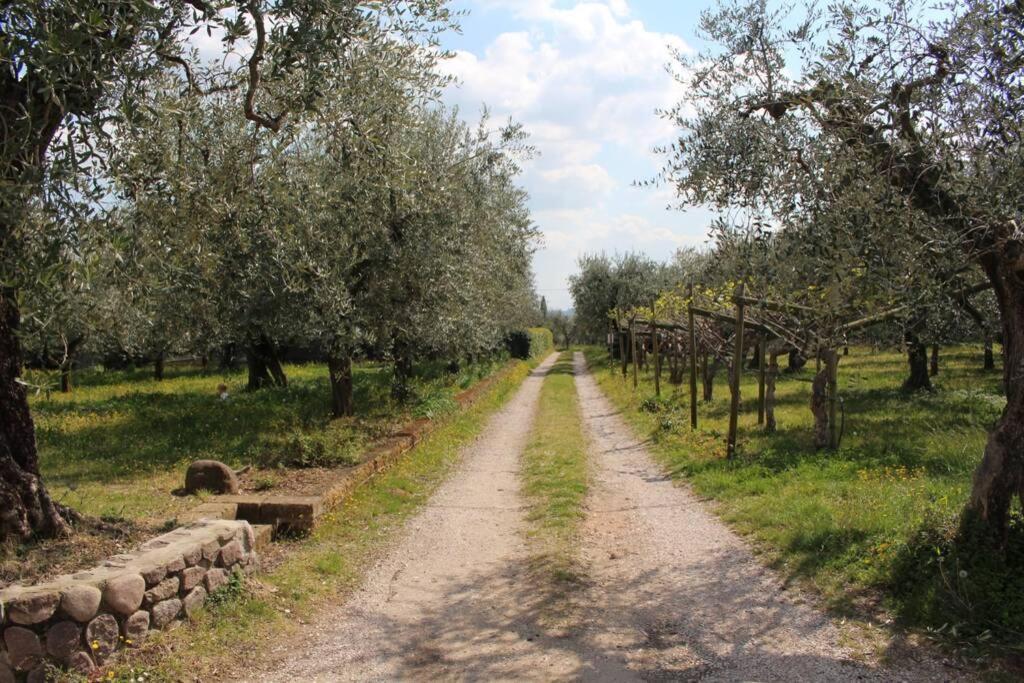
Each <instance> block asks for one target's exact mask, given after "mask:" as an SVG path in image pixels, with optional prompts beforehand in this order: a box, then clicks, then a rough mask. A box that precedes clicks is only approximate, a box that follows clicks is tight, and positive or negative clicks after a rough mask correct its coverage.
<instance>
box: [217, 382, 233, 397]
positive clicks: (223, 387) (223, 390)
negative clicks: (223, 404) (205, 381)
mask: <svg viewBox="0 0 1024 683" xmlns="http://www.w3.org/2000/svg"><path fill="white" fill-rule="evenodd" d="M217 395H218V396H220V400H222V401H226V400H228V397H230V396H231V394H229V393H228V385H227V384H224V383H223V382H222V383H220V384H218V385H217Z"/></svg>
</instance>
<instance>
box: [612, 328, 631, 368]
mask: <svg viewBox="0 0 1024 683" xmlns="http://www.w3.org/2000/svg"><path fill="white" fill-rule="evenodd" d="M615 334H616V335H618V337H619V361H620V362H621V363H622V379H623V380H625V379H626V373H627V372H628V370H629V366H628V365H626V363H628V362H629V357H628V356H627V355H626V333H625V332H624V331H623V330H622V326H621V325H620V324H619V319H618V318H616V319H615Z"/></svg>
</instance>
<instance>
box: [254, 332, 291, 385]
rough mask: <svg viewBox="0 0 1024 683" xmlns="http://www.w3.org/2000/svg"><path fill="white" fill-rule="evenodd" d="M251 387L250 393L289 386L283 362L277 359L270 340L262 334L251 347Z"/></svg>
mask: <svg viewBox="0 0 1024 683" xmlns="http://www.w3.org/2000/svg"><path fill="white" fill-rule="evenodd" d="M248 365H249V385H248V388H249V390H250V391H256V390H257V389H262V388H264V387H269V386H273V385H277V386H279V387H286V386H288V377H287V376H285V374H284V369H283V368H282V367H281V361H280V360H279V359H278V357H277V350H276V349H275V348H274V345H273V343H272V342H271V341H270V338H269V337H267V336H266V335H265V334H261V335H260V336H259V338H258V339H257V341H256V342H255V343H253V344H252V345H251V346H250V347H249V354H248Z"/></svg>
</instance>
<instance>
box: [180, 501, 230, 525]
mask: <svg viewBox="0 0 1024 683" xmlns="http://www.w3.org/2000/svg"><path fill="white" fill-rule="evenodd" d="M201 519H238V505H237V504H236V503H226V502H223V501H219V500H218V501H215V502H209V503H202V504H201V505H197V506H196V507H194V508H192V509H191V510H189V511H188V512H185V513H182V514H180V515H178V523H179V524H191V523H192V522H198V521H199V520H201Z"/></svg>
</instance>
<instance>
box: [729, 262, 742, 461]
mask: <svg viewBox="0 0 1024 683" xmlns="http://www.w3.org/2000/svg"><path fill="white" fill-rule="evenodd" d="M742 297H743V283H742V282H741V283H740V285H739V287H737V288H736V299H737V301H736V349H735V351H734V352H733V355H732V382H731V384H732V386H731V387H730V389H731V390H732V402H731V404H730V405H729V438H728V440H727V441H726V457H727V458H729V459H732V458H733V457H734V456H735V455H736V432H737V431H738V429H739V420H740V374H741V373H742V372H743V313H744V306H743V302H742V301H741V300H740V299H741V298H742Z"/></svg>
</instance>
